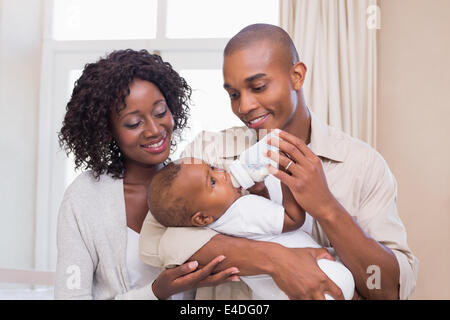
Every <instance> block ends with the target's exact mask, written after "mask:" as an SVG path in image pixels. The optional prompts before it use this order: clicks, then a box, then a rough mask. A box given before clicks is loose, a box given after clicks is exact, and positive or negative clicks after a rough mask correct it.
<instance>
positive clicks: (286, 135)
mask: <svg viewBox="0 0 450 320" xmlns="http://www.w3.org/2000/svg"><path fill="white" fill-rule="evenodd" d="M275 134H277V135H278V136H279V137H280V138H281V139H283V140H286V141H288V142H289V143H291V144H293V145H294V146H296V147H297V148H298V150H300V151H301V153H302V154H304V155H305V157H307V158H311V157H314V153H313V152H312V151H311V150H310V149H309V148H308V146H307V145H306V143H305V142H304V141H303V140H301V139H299V138H298V137H296V136H294V135H292V134H290V133H288V132H286V131H283V130H279V131H277V132H276V133H275Z"/></svg>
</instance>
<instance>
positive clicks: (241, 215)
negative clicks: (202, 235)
mask: <svg viewBox="0 0 450 320" xmlns="http://www.w3.org/2000/svg"><path fill="white" fill-rule="evenodd" d="M274 179H276V178H274ZM282 190H283V200H282V205H281V204H279V203H276V202H274V201H271V200H270V199H267V198H265V197H262V196H258V195H254V194H248V195H242V193H241V190H240V188H235V187H234V186H233V184H232V182H231V178H230V175H229V174H228V173H227V172H226V171H224V170H220V169H218V168H215V167H212V166H210V165H208V164H206V163H205V162H204V161H201V160H199V159H194V158H183V159H180V160H178V161H176V162H171V163H169V164H168V165H167V166H166V167H165V168H163V169H162V170H161V171H159V172H158V173H157V174H156V175H155V176H154V178H153V180H152V182H151V184H150V187H149V193H148V205H149V209H150V212H151V213H152V215H153V216H154V217H155V219H156V220H157V221H158V222H159V223H161V224H162V225H164V226H166V227H209V228H211V229H213V230H215V231H217V232H220V233H223V234H228V235H232V236H237V237H245V238H249V239H253V240H261V241H273V242H277V243H280V244H282V245H284V246H286V247H297V248H298V247H301V248H304V247H313V248H318V247H320V246H319V245H318V244H317V243H316V242H315V241H314V240H313V239H312V238H311V237H310V236H309V235H308V234H307V233H305V232H303V231H302V230H299V228H300V227H301V226H302V225H303V223H304V221H305V212H304V210H303V209H302V208H301V207H300V206H299V205H298V204H297V202H296V201H295V199H294V197H293V196H292V194H291V192H290V191H289V189H288V188H287V187H285V186H284V185H283V184H282ZM317 263H318V265H319V267H320V268H321V269H322V271H324V272H325V274H327V276H328V277H329V278H330V279H331V280H332V281H333V282H335V283H336V285H338V286H339V287H340V288H341V290H342V292H343V294H344V297H345V298H346V299H351V298H352V297H353V293H354V285H355V284H354V280H353V276H352V275H351V273H350V271H349V270H348V269H347V268H346V267H345V266H344V265H342V264H341V263H339V262H335V261H331V260H327V259H319V260H318V261H317ZM241 279H242V280H243V281H245V282H246V284H247V285H248V286H249V287H250V288H251V289H252V292H253V298H254V299H287V296H286V295H285V294H284V292H282V291H281V290H280V289H279V288H278V287H277V286H276V284H275V282H274V281H273V280H272V278H271V277H270V276H268V275H257V276H245V277H241ZM325 296H326V298H327V299H332V297H331V296H329V295H327V294H326V295H325Z"/></svg>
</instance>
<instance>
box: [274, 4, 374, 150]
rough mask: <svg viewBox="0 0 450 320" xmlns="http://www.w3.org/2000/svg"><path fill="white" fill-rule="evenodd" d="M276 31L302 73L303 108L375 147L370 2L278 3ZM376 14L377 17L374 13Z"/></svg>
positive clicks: (372, 7)
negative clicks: (290, 45)
mask: <svg viewBox="0 0 450 320" xmlns="http://www.w3.org/2000/svg"><path fill="white" fill-rule="evenodd" d="M280 4H281V17H280V26H281V27H282V28H283V29H284V30H286V31H287V32H288V33H289V35H290V36H291V37H292V39H293V40H294V43H295V46H296V47H297V50H298V52H299V55H300V59H301V60H302V61H303V62H304V63H305V64H306V66H307V68H308V73H307V78H306V81H305V85H304V94H305V100H306V104H307V105H308V107H309V108H310V109H311V110H312V111H313V112H314V113H315V114H316V115H317V116H318V117H319V118H320V119H322V120H323V121H325V122H327V123H329V124H330V125H332V126H334V127H336V128H339V129H341V130H343V131H345V132H347V133H349V134H350V135H352V136H353V137H356V138H359V139H361V140H363V141H365V142H367V143H369V144H370V145H372V146H373V147H375V146H376V139H375V138H376V132H375V129H376V90H377V88H376V84H377V83H376V79H377V78H376V76H377V66H376V63H377V60H376V27H375V28H374V26H373V25H371V24H370V22H372V20H371V19H372V18H373V17H372V16H371V15H373V14H374V12H373V10H372V9H374V8H376V7H374V6H376V0H280ZM378 13H379V12H378Z"/></svg>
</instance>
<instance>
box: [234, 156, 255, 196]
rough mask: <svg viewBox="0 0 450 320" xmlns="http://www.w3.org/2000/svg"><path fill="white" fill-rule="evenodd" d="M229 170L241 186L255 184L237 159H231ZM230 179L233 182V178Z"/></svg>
mask: <svg viewBox="0 0 450 320" xmlns="http://www.w3.org/2000/svg"><path fill="white" fill-rule="evenodd" d="M229 170H230V173H231V175H232V176H233V177H234V178H235V179H236V180H237V182H238V183H239V184H240V185H241V187H242V188H244V189H248V188H250V187H252V186H253V185H254V184H255V183H254V182H253V180H252V178H251V177H250V176H249V174H248V173H247V171H246V170H245V169H244V167H243V166H242V163H241V162H240V161H239V160H235V161H233V162H232V163H231V164H230V166H229ZM231 181H232V182H233V179H231Z"/></svg>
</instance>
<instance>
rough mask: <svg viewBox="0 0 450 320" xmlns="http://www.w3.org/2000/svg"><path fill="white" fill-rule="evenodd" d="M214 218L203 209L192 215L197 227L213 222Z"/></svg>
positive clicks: (193, 223)
mask: <svg viewBox="0 0 450 320" xmlns="http://www.w3.org/2000/svg"><path fill="white" fill-rule="evenodd" d="M213 221H214V218H213V217H212V216H208V215H206V214H204V213H203V212H202V211H197V212H196V213H194V215H193V216H192V217H191V222H192V225H194V226H196V227H204V226H207V225H208V224H211V223H213Z"/></svg>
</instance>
